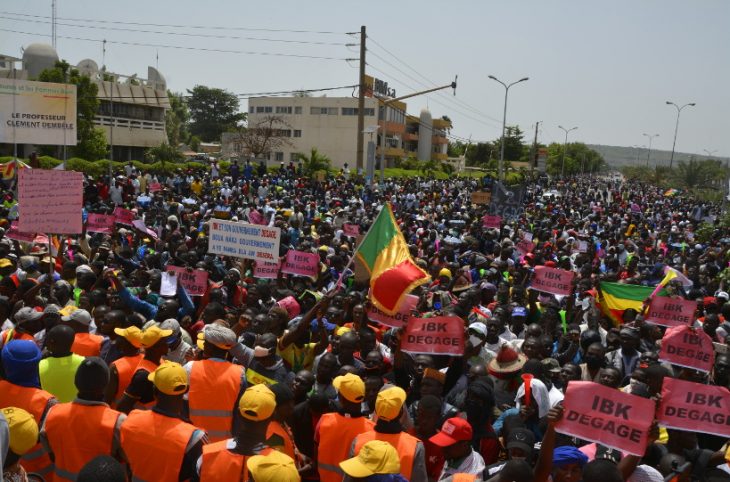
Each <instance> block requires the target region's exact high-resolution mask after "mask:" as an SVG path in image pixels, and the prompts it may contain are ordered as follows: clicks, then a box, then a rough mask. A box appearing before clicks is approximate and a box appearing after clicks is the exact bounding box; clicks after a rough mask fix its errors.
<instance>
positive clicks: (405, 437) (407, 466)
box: [355, 430, 420, 480]
mask: <svg viewBox="0 0 730 482" xmlns="http://www.w3.org/2000/svg"><path fill="white" fill-rule="evenodd" d="M371 440H382V441H383V442H388V443H389V444H390V445H392V446H393V447H395V450H396V451H397V452H398V458H399V459H400V473H401V475H403V477H405V478H406V479H408V480H410V479H411V473H412V472H413V462H414V461H415V458H416V448H417V447H418V443H419V442H420V440H418V439H417V438H416V437H414V436H413V435H410V434H407V433H405V432H401V433H380V432H376V431H375V430H370V431H369V432H364V433H361V434H360V435H358V436H357V437H355V455H357V454H358V453H359V452H360V449H361V448H362V446H363V445H365V444H366V443H368V442H370V441H371Z"/></svg>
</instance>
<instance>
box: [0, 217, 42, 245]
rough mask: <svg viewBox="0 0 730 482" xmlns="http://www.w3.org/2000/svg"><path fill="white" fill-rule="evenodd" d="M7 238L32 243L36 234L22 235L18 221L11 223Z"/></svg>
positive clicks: (6, 234)
mask: <svg viewBox="0 0 730 482" xmlns="http://www.w3.org/2000/svg"><path fill="white" fill-rule="evenodd" d="M5 237H6V238H8V239H14V240H15V241H24V242H26V243H32V242H33V241H34V240H35V233H21V232H20V230H19V229H18V221H13V222H12V223H10V229H8V231H7V232H6V233H5Z"/></svg>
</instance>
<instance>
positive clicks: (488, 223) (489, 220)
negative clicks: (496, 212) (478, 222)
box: [482, 214, 502, 229]
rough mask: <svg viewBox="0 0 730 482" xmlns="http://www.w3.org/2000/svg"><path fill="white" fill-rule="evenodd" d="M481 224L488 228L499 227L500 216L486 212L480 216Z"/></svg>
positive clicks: (500, 223) (500, 224)
mask: <svg viewBox="0 0 730 482" xmlns="http://www.w3.org/2000/svg"><path fill="white" fill-rule="evenodd" d="M482 226H483V227H485V228H490V229H492V228H494V229H499V228H500V227H501V226H502V217H501V216H490V215H489V214H487V215H485V216H484V217H483V218H482Z"/></svg>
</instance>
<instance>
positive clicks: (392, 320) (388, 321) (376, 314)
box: [367, 295, 418, 328]
mask: <svg viewBox="0 0 730 482" xmlns="http://www.w3.org/2000/svg"><path fill="white" fill-rule="evenodd" d="M417 304H418V296H414V295H406V296H405V297H404V298H403V301H402V302H401V304H400V305H399V306H398V308H397V309H396V312H395V314H394V315H388V314H386V313H383V312H382V311H380V310H379V309H378V308H377V307H375V305H373V304H371V305H370V307H369V308H368V311H367V317H368V318H369V319H371V320H373V321H377V322H378V323H382V324H384V325H388V326H393V327H395V328H401V327H403V326H405V325H407V324H408V320H409V319H410V318H411V312H412V311H413V310H415V309H416V305H417Z"/></svg>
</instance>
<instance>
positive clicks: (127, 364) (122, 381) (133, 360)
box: [109, 353, 144, 408]
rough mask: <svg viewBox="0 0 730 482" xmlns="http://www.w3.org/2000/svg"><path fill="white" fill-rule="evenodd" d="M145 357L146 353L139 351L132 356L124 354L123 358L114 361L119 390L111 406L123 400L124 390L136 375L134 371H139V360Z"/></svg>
mask: <svg viewBox="0 0 730 482" xmlns="http://www.w3.org/2000/svg"><path fill="white" fill-rule="evenodd" d="M143 357H144V354H142V353H138V354H136V355H132V356H123V357H122V358H119V359H117V360H114V361H113V362H112V366H113V367H115V368H116V369H117V380H118V382H119V383H117V391H116V393H115V394H114V400H112V403H110V404H109V406H110V407H112V408H114V407H116V406H117V405H118V404H119V402H121V401H122V396H124V390H126V389H127V387H128V386H129V382H131V381H132V375H134V372H135V371H137V366H138V365H139V362H141V361H142V358H143Z"/></svg>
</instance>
